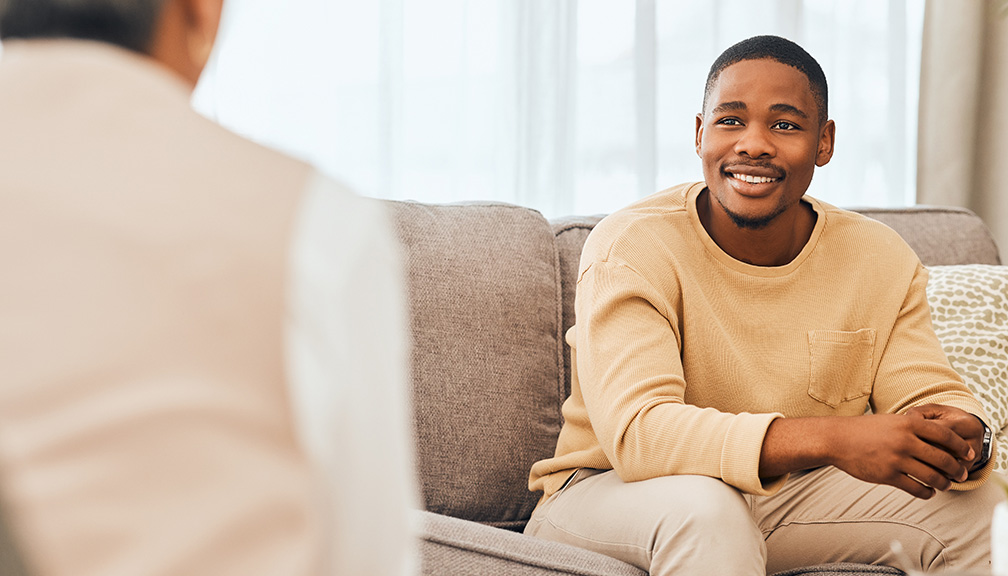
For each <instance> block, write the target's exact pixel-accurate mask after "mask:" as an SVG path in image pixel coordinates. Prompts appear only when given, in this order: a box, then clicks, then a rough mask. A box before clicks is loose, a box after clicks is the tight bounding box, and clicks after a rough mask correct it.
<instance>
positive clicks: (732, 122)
mask: <svg viewBox="0 0 1008 576" xmlns="http://www.w3.org/2000/svg"><path fill="white" fill-rule="evenodd" d="M717 123H718V124H723V125H725V126H741V125H742V123H741V122H739V120H738V118H722V119H720V120H718V122H717Z"/></svg>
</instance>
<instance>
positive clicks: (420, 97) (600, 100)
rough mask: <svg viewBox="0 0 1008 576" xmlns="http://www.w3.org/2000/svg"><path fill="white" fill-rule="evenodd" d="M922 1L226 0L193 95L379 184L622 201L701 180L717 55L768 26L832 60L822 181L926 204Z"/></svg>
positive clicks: (361, 186)
mask: <svg viewBox="0 0 1008 576" xmlns="http://www.w3.org/2000/svg"><path fill="white" fill-rule="evenodd" d="M923 2H924V0H764V1H754V0H719V1H700V0H423V1H420V0H373V1H368V2H361V1H359V0H357V1H353V0H285V1H284V2H277V1H276V0H228V2H227V3H226V12H225V20H224V24H223V26H222V29H221V34H220V38H219V41H218V44H217V49H216V51H215V54H214V57H213V59H212V62H211V65H210V67H209V68H208V70H207V72H206V73H205V74H204V78H203V79H202V81H201V83H200V86H199V87H198V89H197V93H196V95H195V99H194V102H195V105H196V106H197V108H198V109H200V110H201V111H203V112H204V113H205V114H206V115H208V116H210V117H211V118H215V119H217V120H218V121H220V122H221V123H222V124H224V125H225V126H228V127H229V128H231V129H233V130H235V131H236V132H238V133H241V134H243V135H246V136H249V137H251V138H253V139H255V140H258V141H260V142H263V143H265V144H268V145H271V146H274V147H277V148H279V149H281V150H284V151H287V152H289V153H292V154H294V155H296V156H298V157H301V158H304V159H306V160H308V161H310V162H312V163H313V164H315V165H316V166H318V167H319V168H320V169H321V170H323V171H325V172H327V173H329V174H331V175H333V176H335V177H337V178H339V179H341V180H344V181H346V182H347V183H348V184H349V185H351V186H352V187H353V188H354V189H356V190H357V191H358V192H360V193H362V194H366V195H371V196H377V197H383V198H396V199H416V200H420V201H425V202H451V201H460V200H499V201H506V202H513V203H517V204H522V205H527V206H531V207H534V208H537V209H539V210H540V211H542V212H543V213H544V214H545V215H546V216H548V217H554V216H561V215H564V214H587V213H604V212H611V211H612V210H615V209H617V208H619V207H621V206H623V205H625V204H628V203H629V202H631V201H633V200H635V199H637V198H640V197H642V196H644V195H647V194H650V193H652V192H655V191H657V190H659V189H661V188H664V187H667V186H671V185H674V184H677V183H679V182H683V181H686V180H694V179H699V178H701V170H700V162H699V159H698V158H697V157H696V154H695V152H694V150H693V136H694V135H693V131H694V117H695V115H696V113H697V112H699V109H700V104H701V99H702V96H703V85H704V81H705V79H706V74H707V71H708V68H709V66H710V64H711V62H712V61H713V59H714V58H715V57H716V56H717V55H718V54H719V53H720V52H721V51H722V50H723V49H725V48H726V47H728V46H729V45H731V44H733V43H735V42H737V41H738V40H741V39H743V38H746V37H748V36H752V35H756V34H778V35H781V36H785V37H788V38H791V39H793V40H795V41H796V42H798V43H799V44H801V45H803V46H804V47H805V48H806V49H807V50H808V51H809V52H810V53H811V54H812V55H813V56H815V57H816V58H817V59H818V60H819V62H820V64H822V66H823V68H824V70H825V71H826V75H827V78H828V80H829V82H830V115H831V117H833V118H834V119H835V120H836V122H837V150H836V155H835V156H834V158H833V161H832V162H831V163H830V165H829V166H827V167H826V168H825V169H823V170H820V171H819V172H818V173H817V175H816V178H815V180H814V182H813V184H812V193H813V194H815V195H817V196H818V197H820V198H822V199H824V200H826V201H828V202H831V203H834V204H839V205H843V206H855V205H857V206H869V205H870V206H879V205H905V204H908V203H913V200H914V190H915V175H916V164H915V158H916V125H917V124H916V122H917V87H918V84H917V78H918V74H919V62H920V59H919V57H920V41H921V26H922V21H923Z"/></svg>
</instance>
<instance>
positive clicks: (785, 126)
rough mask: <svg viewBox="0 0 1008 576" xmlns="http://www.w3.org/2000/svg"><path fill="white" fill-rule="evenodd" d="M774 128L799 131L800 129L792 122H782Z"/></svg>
mask: <svg viewBox="0 0 1008 576" xmlns="http://www.w3.org/2000/svg"><path fill="white" fill-rule="evenodd" d="M772 127H773V128H776V129H777V130H797V129H798V126H797V125H795V124H792V123H790V122H787V121H785V120H781V121H779V122H777V123H775V124H774V125H773V126H772Z"/></svg>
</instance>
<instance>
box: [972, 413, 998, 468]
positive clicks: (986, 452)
mask: <svg viewBox="0 0 1008 576" xmlns="http://www.w3.org/2000/svg"><path fill="white" fill-rule="evenodd" d="M973 416H974V417H975V418H976V419H977V420H980V424H981V425H982V426H983V427H984V435H983V445H982V446H981V447H980V459H979V460H977V461H976V462H974V463H973V467H972V468H971V469H970V472H974V471H976V470H979V469H981V468H983V467H984V465H985V464H987V461H989V460H990V457H991V437H992V436H993V434H991V429H990V427H989V426H987V423H986V422H984V421H983V420H981V419H980V417H979V416H977V415H976V414H974V415H973Z"/></svg>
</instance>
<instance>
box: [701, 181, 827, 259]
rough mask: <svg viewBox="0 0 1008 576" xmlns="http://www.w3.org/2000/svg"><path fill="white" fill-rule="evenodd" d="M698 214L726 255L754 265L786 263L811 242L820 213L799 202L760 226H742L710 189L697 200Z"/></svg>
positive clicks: (705, 227)
mask: <svg viewBox="0 0 1008 576" xmlns="http://www.w3.org/2000/svg"><path fill="white" fill-rule="evenodd" d="M696 202H697V204H696V207H697V215H698V216H699V217H700V222H701V224H703V227H704V229H705V230H707V234H709V235H710V237H711V239H712V240H714V242H715V243H716V244H717V245H718V247H720V248H721V250H723V251H724V252H725V253H726V254H728V255H729V256H731V257H732V258H734V259H736V260H739V261H741V262H745V263H746V264H751V265H753V266H783V265H785V264H788V263H790V262H791V261H792V260H794V259H795V258H796V257H797V256H798V254H800V253H801V251H802V249H803V248H804V247H805V245H806V244H808V241H809V238H811V237H812V231H813V230H814V229H815V224H816V219H817V215H816V212H815V210H814V209H813V208H812V206H810V205H809V204H808V203H807V202H799V203H798V204H796V205H795V206H793V207H791V208H789V209H788V210H786V211H785V212H783V213H781V214H780V215H778V216H777V217H775V218H774V219H773V220H772V221H770V222H769V223H768V224H766V225H765V226H762V227H759V228H743V227H740V226H739V225H737V224H736V223H735V222H734V221H733V220H732V219H731V217H730V216H728V214H727V213H726V212H725V211H724V210H723V209H722V208H721V207H720V206H717V205H716V201H715V200H714V199H713V198H712V197H711V195H710V193H709V192H708V191H707V190H704V191H703V192H701V193H700V195H699V196H698V197H697V200H696Z"/></svg>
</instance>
